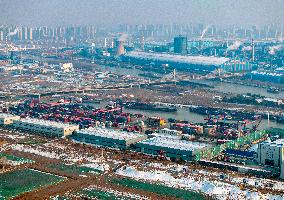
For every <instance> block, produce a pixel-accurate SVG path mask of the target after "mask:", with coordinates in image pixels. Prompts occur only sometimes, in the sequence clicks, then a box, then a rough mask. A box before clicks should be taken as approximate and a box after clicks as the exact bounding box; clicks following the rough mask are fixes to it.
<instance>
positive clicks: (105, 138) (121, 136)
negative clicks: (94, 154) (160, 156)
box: [72, 127, 147, 149]
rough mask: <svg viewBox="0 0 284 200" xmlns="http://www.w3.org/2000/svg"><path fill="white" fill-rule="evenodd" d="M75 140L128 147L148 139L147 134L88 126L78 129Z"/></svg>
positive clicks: (119, 147) (120, 147)
mask: <svg viewBox="0 0 284 200" xmlns="http://www.w3.org/2000/svg"><path fill="white" fill-rule="evenodd" d="M72 138H73V139H74V140H75V141H79V142H84V143H87V144H94V145H99V146H105V147H111V148H118V149H127V148H128V147H129V146H130V145H131V144H135V143H136V142H139V141H141V140H145V139H147V136H146V135H143V134H137V133H132V132H125V131H117V130H113V129H105V128H93V127H91V128H87V129H83V130H79V131H76V132H75V133H74V134H73V136H72Z"/></svg>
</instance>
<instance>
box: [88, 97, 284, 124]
mask: <svg viewBox="0 0 284 200" xmlns="http://www.w3.org/2000/svg"><path fill="white" fill-rule="evenodd" d="M106 105H107V102H101V103H100V104H92V106H94V107H97V108H102V107H105V106H106ZM123 111H124V112H127V113H133V114H137V113H139V114H142V115H144V116H146V117H162V118H164V119H169V118H173V119H177V120H185V121H189V123H204V122H205V120H204V118H206V117H207V116H206V115H200V114H197V113H193V112H190V111H189V110H188V109H187V108H178V110H177V112H170V113H168V112H157V111H150V110H136V109H126V108H124V109H123ZM230 121H231V122H236V121H233V120H230ZM228 122H229V121H228ZM270 127H273V128H283V129H284V124H280V123H276V122H275V121H271V120H270V121H268V120H263V121H262V122H261V123H260V125H259V129H267V128H270Z"/></svg>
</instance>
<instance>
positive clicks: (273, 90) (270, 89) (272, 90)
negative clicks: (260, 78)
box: [267, 87, 279, 94]
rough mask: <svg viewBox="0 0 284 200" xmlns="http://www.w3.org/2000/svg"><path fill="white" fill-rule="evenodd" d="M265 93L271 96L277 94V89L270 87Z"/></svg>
mask: <svg viewBox="0 0 284 200" xmlns="http://www.w3.org/2000/svg"><path fill="white" fill-rule="evenodd" d="M267 92H269V93H273V94H278V93H279V89H277V88H275V87H270V88H268V89H267Z"/></svg>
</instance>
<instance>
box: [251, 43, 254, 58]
mask: <svg viewBox="0 0 284 200" xmlns="http://www.w3.org/2000/svg"><path fill="white" fill-rule="evenodd" d="M251 47H252V48H251V57H252V58H251V60H252V62H254V41H253V39H251Z"/></svg>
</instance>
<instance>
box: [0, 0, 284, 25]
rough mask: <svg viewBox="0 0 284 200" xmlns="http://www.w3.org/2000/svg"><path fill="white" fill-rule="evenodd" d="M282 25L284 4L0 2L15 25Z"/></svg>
mask: <svg viewBox="0 0 284 200" xmlns="http://www.w3.org/2000/svg"><path fill="white" fill-rule="evenodd" d="M190 22H193V23H204V24H216V25H219V24H221V25H224V24H226V25H228V24H239V25H252V24H256V25H264V24H271V23H276V24H280V23H281V24H284V0H0V23H1V24H16V25H33V26H34V25H54V26H56V25H68V24H106V25H115V24H124V23H128V24H156V23H164V24H170V23H182V24H186V23H190Z"/></svg>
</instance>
